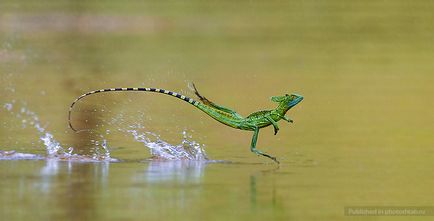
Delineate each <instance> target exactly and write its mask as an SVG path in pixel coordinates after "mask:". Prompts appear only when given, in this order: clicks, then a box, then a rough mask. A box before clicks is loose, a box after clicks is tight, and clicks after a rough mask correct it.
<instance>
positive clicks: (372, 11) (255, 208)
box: [0, 0, 434, 220]
mask: <svg viewBox="0 0 434 221" xmlns="http://www.w3.org/2000/svg"><path fill="white" fill-rule="evenodd" d="M433 12H434V2H433V1H423V0H422V1H408V0H394V1H337V0H333V1H313V0H312V1H311V0H304V1H31V2H29V1H17V0H15V1H8V0H3V1H2V2H1V3H0V76H1V79H0V83H1V86H2V87H1V89H0V90H1V97H0V99H1V100H0V101H1V105H2V106H3V108H2V109H1V110H0V121H1V122H2V126H1V127H0V133H1V134H2V136H1V137H0V150H16V151H19V152H25V153H38V154H44V153H45V149H44V146H43V144H42V143H41V142H40V141H38V133H36V132H35V130H34V129H33V128H32V127H31V126H27V127H23V122H21V121H22V120H21V119H20V118H17V117H16V114H17V113H19V111H20V110H19V107H25V108H27V109H29V110H32V111H33V112H35V113H36V114H37V116H38V117H39V119H40V121H41V122H42V124H44V125H45V126H46V127H47V130H48V131H50V132H51V133H52V134H53V135H54V137H55V138H56V140H58V141H59V142H60V143H61V144H62V146H64V147H68V146H74V148H75V150H76V151H79V153H84V154H86V153H88V151H89V150H91V149H92V145H93V143H92V140H94V139H96V137H98V136H99V135H98V133H97V134H95V133H94V134H84V135H83V134H81V135H80V134H74V133H72V132H71V131H70V130H69V128H68V127H67V111H68V108H69V105H70V103H71V102H72V101H73V100H74V99H75V98H76V97H77V96H79V95H81V94H82V93H85V92H87V91H89V90H94V89H100V88H108V87H141V86H143V87H158V88H164V89H168V90H173V91H176V92H181V93H183V94H185V95H188V96H190V97H194V95H193V93H192V92H191V91H190V90H189V89H188V83H189V82H195V83H196V85H197V86H198V88H199V90H200V91H201V93H203V94H204V95H205V96H206V97H207V98H209V99H210V100H212V101H214V102H216V103H218V104H221V105H224V106H227V107H231V108H233V109H235V110H237V111H238V112H239V113H240V114H242V115H244V116H247V115H248V114H249V113H251V112H254V111H257V110H262V109H269V108H274V104H273V103H272V102H271V101H270V100H269V98H270V97H271V96H275V95H282V94H285V93H292V92H296V93H299V94H302V95H303V96H304V97H305V100H304V101H303V102H302V103H300V104H299V105H298V106H296V107H295V108H294V109H292V110H291V111H290V112H289V113H288V115H289V116H290V117H291V118H292V119H294V121H295V123H294V124H290V125H289V124H286V123H285V122H280V123H279V125H280V127H281V130H280V132H279V134H278V135H277V136H274V135H273V131H272V128H266V129H263V130H261V134H260V137H259V143H258V147H259V149H262V150H264V151H266V152H268V153H271V154H273V155H276V156H277V157H278V158H279V159H280V161H281V162H282V164H281V165H280V167H279V168H275V167H276V166H275V165H273V164H270V162H269V160H267V159H265V158H259V157H257V156H255V155H253V154H252V153H251V152H250V150H249V144H250V139H251V135H252V134H251V133H250V132H245V131H236V130H233V129H231V128H228V127H226V126H224V125H221V124H218V123H217V122H215V121H214V120H212V119H210V118H209V117H207V116H206V115H204V114H203V113H202V112H200V111H198V110H195V109H194V108H193V107H192V106H189V105H187V104H185V103H183V102H181V101H178V100H176V99H172V98H169V97H166V96H160V95H154V94H152V95H151V94H137V93H128V94H103V95H97V96H92V97H89V98H88V99H84V100H83V101H82V102H80V103H79V104H78V105H77V107H78V108H77V110H75V112H74V118H75V119H74V124H75V125H77V126H79V127H81V128H93V129H94V131H96V132H97V131H99V133H101V134H104V136H105V137H106V138H107V141H108V143H109V146H110V147H111V154H112V157H114V158H118V159H121V160H124V161H123V162H122V163H112V164H109V165H105V164H98V163H96V164H91V163H90V164H86V163H85V164H83V163H71V162H70V163H65V162H50V161H47V162H45V161H25V162H24V161H16V162H15V161H14V162H12V161H2V162H0V167H1V168H2V169H1V171H2V172H0V175H1V177H2V178H3V179H2V180H3V181H0V187H1V188H0V189H1V190H0V193H1V197H0V200H1V202H2V203H1V204H2V206H1V207H2V208H1V210H0V215H2V216H3V217H5V218H7V219H8V220H14V219H15V220H22V219H30V218H35V217H37V218H39V219H41V220H59V219H71V220H77V219H80V220H86V219H93V220H110V219H113V220H119V219H122V220H136V219H139V220H143V219H145V218H146V220H148V219H149V220H157V219H162V217H166V218H167V219H177V220H204V219H206V220H222V219H226V220H247V219H250V220H345V219H357V218H360V219H363V220H370V219H375V220H383V219H384V220H389V219H390V220H392V219H393V220H407V219H408V217H348V216H344V207H345V206H358V205H361V206H431V205H433V202H432V195H433V194H434V191H433V189H432V186H433V184H434V179H433V178H434V177H433V176H432V174H433V173H432V168H433V166H434V161H433V160H432V159H433V157H434V151H433V149H432V148H433V147H434V136H433V134H434V127H433V125H434V111H433V109H434V99H433V98H432V96H433V95H434V87H433V85H434V75H433V73H434V44H433V43H434V13H433ZM7 103H14V109H13V110H12V111H8V110H7V108H6V107H5V106H4V105H5V104H7ZM16 108H18V109H16ZM119 114H123V115H124V116H125V117H124V118H123V119H122V125H120V124H119V123H118V121H113V120H112V119H113V117H115V116H119ZM85 119H91V120H89V121H88V123H85ZM132 123H139V124H141V125H144V126H145V127H146V129H147V130H148V131H152V132H154V133H157V134H159V135H160V136H161V137H162V138H163V139H164V140H168V141H170V142H172V143H179V141H180V140H181V139H182V131H188V133H189V134H190V135H191V136H193V139H194V140H196V141H197V142H199V143H201V144H204V145H205V149H206V152H207V154H208V157H209V158H210V159H217V160H226V161H229V162H233V163H232V164H208V165H199V166H198V165H195V164H194V165H193V166H192V165H190V164H188V165H187V166H185V165H184V164H181V166H179V165H178V164H176V165H175V166H173V165H172V164H170V163H169V166H167V165H166V164H162V165H159V164H157V165H152V164H151V163H146V162H141V160H142V159H145V158H147V157H149V151H148V150H147V149H146V148H145V147H143V144H141V143H139V142H136V141H134V140H133V139H132V138H131V137H129V136H125V135H124V134H123V133H120V132H116V131H117V130H118V129H119V128H121V127H122V126H124V125H128V124H132ZM106 130H111V131H113V132H112V133H110V134H105V133H106ZM53 165H54V166H53ZM44 168H45V169H44ZM46 168H51V169H49V170H50V171H51V173H48V175H47V173H45V172H44V171H46V170H47V169H46ZM53 168H57V169H55V170H54V172H53ZM71 168H72V169H71ZM108 168H109V169H110V170H108ZM155 168H157V169H155ZM179 168H181V169H179ZM192 170H193V172H191V171H192ZM149 171H151V173H149ZM104 173H106V174H105V175H104ZM107 174H108V175H107ZM150 174H151V175H150ZM192 174H193V175H192ZM165 176H167V177H166V178H165V179H160V178H161V177H165ZM179 176H181V177H183V178H182V179H180V178H179ZM47 177H48V178H47ZM104 177H105V178H104ZM155 177H157V180H158V182H156V184H155V182H153V180H154V178H155ZM159 177H160V178H159ZM35 183H36V184H35ZM38 183H40V184H38ZM44 185H45V186H47V185H48V187H44V188H39V187H40V186H44ZM47 193H50V194H47ZM421 218H422V219H423V218H426V219H427V220H429V219H430V217H421Z"/></svg>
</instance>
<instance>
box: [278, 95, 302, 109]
mask: <svg viewBox="0 0 434 221" xmlns="http://www.w3.org/2000/svg"><path fill="white" fill-rule="evenodd" d="M271 100H272V101H274V102H277V103H280V104H285V105H286V106H287V107H288V108H291V107H294V106H295V105H297V104H298V103H300V102H301V101H302V100H303V96H301V95H298V94H291V95H289V94H286V95H284V96H274V97H271Z"/></svg>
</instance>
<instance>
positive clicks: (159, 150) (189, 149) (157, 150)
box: [121, 125, 208, 161]
mask: <svg viewBox="0 0 434 221" xmlns="http://www.w3.org/2000/svg"><path fill="white" fill-rule="evenodd" d="M129 128H130V129H128V130H125V132H127V133H129V134H131V135H132V136H133V137H134V140H136V141H138V142H141V143H143V144H144V145H145V146H146V147H148V148H149V150H150V152H151V155H152V156H153V158H155V159H163V160H196V161H205V160H208V157H207V156H206V153H205V150H204V148H203V147H204V145H201V144H199V143H197V142H196V141H194V140H189V139H191V136H188V135H187V132H186V131H183V132H182V135H183V139H182V141H181V143H180V144H177V145H172V144H170V143H168V142H166V141H164V140H162V139H161V138H160V136H159V135H157V134H155V133H152V132H148V131H144V132H141V131H140V130H143V129H144V128H143V126H140V125H137V126H130V127H129ZM121 131H122V130H121Z"/></svg>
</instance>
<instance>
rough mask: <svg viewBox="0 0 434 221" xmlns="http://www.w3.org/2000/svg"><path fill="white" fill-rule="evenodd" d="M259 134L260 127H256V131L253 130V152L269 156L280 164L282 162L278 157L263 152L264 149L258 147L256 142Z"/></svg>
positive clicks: (251, 146)
mask: <svg viewBox="0 0 434 221" xmlns="http://www.w3.org/2000/svg"><path fill="white" fill-rule="evenodd" d="M258 135H259V128H258V127H256V128H255V130H254V132H253V137H252V143H251V145H250V150H251V151H252V152H253V153H256V154H257V155H262V156H264V157H268V158H270V159H272V160H274V162H276V163H278V164H280V162H279V161H278V160H277V159H276V157H273V156H271V155H268V154H266V153H263V152H262V151H260V150H258V149H256V142H257V141H258Z"/></svg>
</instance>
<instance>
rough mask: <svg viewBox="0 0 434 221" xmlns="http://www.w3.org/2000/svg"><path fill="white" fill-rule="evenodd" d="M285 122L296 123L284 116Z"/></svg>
mask: <svg viewBox="0 0 434 221" xmlns="http://www.w3.org/2000/svg"><path fill="white" fill-rule="evenodd" d="M282 118H283V119H284V120H286V121H288V122H289V123H294V121H293V120H292V119H290V118H288V117H287V116H285V115H283V117H282Z"/></svg>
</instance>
